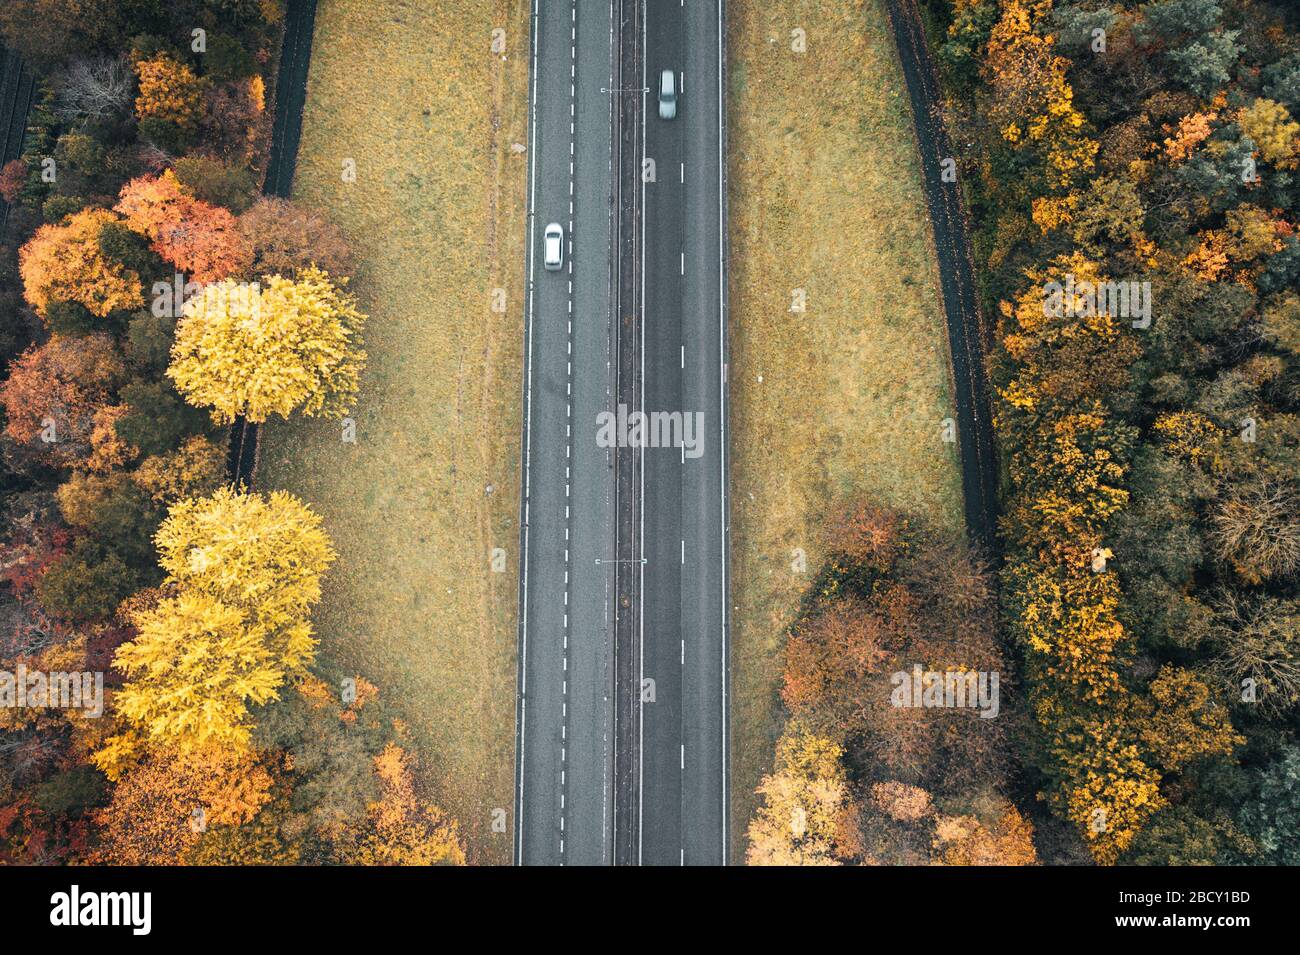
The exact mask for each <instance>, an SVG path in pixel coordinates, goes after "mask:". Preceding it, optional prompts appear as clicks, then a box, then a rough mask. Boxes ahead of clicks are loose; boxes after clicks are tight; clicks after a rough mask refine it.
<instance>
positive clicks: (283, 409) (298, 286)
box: [167, 268, 366, 424]
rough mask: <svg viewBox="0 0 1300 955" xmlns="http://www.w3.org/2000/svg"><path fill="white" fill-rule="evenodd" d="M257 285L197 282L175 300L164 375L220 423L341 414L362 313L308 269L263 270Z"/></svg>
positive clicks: (357, 355)
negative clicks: (179, 304)
mask: <svg viewBox="0 0 1300 955" xmlns="http://www.w3.org/2000/svg"><path fill="white" fill-rule="evenodd" d="M266 282H267V284H266V287H264V288H263V287H259V286H256V285H254V286H247V285H239V284H237V283H235V282H233V281H225V282H218V283H216V284H213V285H208V286H205V287H204V289H203V291H202V292H201V293H200V294H198V295H195V296H194V297H193V298H192V299H190V301H189V302H187V303H186V305H185V314H184V316H183V317H182V318H181V320H180V322H179V323H178V325H177V328H176V344H175V346H174V348H173V349H172V363H171V367H170V368H168V369H167V374H168V376H169V377H170V378H171V379H172V380H173V381H174V382H175V383H176V389H177V390H178V391H179V392H180V393H181V394H182V395H183V396H184V397H185V399H186V400H187V401H189V402H190V403H191V404H193V405H195V406H197V407H200V408H210V409H211V410H212V417H213V420H214V421H216V422H217V423H218V424H228V423H230V422H231V421H233V420H234V419H235V418H236V417H237V416H238V415H241V414H242V415H244V416H246V417H247V418H248V420H249V421H257V422H261V421H265V420H266V419H267V418H268V417H270V416H271V415H272V414H278V415H280V416H281V417H286V418H287V417H288V416H289V415H290V413H292V412H294V411H299V412H301V413H302V414H304V415H309V416H317V415H321V416H325V417H342V416H343V415H344V414H346V413H347V412H348V410H349V409H350V408H351V407H352V404H353V402H354V401H355V400H356V395H357V382H358V378H359V376H360V374H361V369H362V367H363V366H364V365H365V360H366V353H365V351H364V350H362V347H361V331H362V328H363V327H364V325H365V316H364V315H363V314H362V313H361V312H360V311H358V309H357V306H356V302H355V300H354V299H353V298H352V296H351V295H349V294H347V293H346V292H344V291H342V290H341V289H340V288H338V287H336V286H335V285H334V284H333V283H332V282H331V281H330V278H329V276H328V275H327V274H326V273H325V272H322V271H321V270H319V269H315V268H310V269H307V270H306V271H304V272H303V273H302V274H301V275H300V276H299V277H298V278H297V279H287V278H283V277H282V276H278V275H273V276H270V277H269V278H268V279H267V280H266Z"/></svg>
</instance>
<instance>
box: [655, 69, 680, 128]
mask: <svg viewBox="0 0 1300 955" xmlns="http://www.w3.org/2000/svg"><path fill="white" fill-rule="evenodd" d="M676 115H677V74H676V73H674V72H673V71H672V70H664V71H663V72H662V73H660V74H659V118H660V119H672V118H673V117H674V116H676Z"/></svg>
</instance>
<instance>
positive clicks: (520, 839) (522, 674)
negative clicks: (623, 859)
mask: <svg viewBox="0 0 1300 955" xmlns="http://www.w3.org/2000/svg"><path fill="white" fill-rule="evenodd" d="M538 3H539V0H533V14H532V22H531V23H530V24H529V26H530V32H531V33H532V37H531V41H532V76H531V77H530V79H531V90H530V96H531V100H532V101H531V102H530V103H529V110H528V149H529V153H530V155H529V157H528V159H529V170H528V211H527V213H526V214H525V216H524V223H525V227H526V229H527V237H526V243H527V244H526V249H527V257H528V266H527V272H528V314H527V317H526V321H527V324H528V330H527V335H526V337H527V341H528V345H527V351H528V367H527V368H526V369H525V372H524V527H523V532H524V543H523V553H522V554H520V563H519V566H520V577H521V593H520V599H519V619H520V636H519V729H518V734H519V738H518V746H519V780H518V782H517V784H516V785H517V791H518V797H519V805H518V807H517V808H516V810H515V864H516V865H523V861H524V776H525V775H526V773H525V770H524V759H525V756H526V751H527V735H526V730H527V725H528V509H529V494H530V493H531V490H532V454H533V423H532V421H533V416H532V412H533V282H534V276H535V274H536V269H537V257H536V255H535V254H534V250H533V244H534V243H533V217H534V216H535V215H536V210H535V204H536V200H537V23H538V17H539V13H538Z"/></svg>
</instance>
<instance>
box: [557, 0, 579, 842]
mask: <svg viewBox="0 0 1300 955" xmlns="http://www.w3.org/2000/svg"><path fill="white" fill-rule="evenodd" d="M569 20H570V22H571V23H572V26H571V27H570V29H569V236H568V246H569V261H568V269H567V271H568V274H569V300H568V312H569V319H568V340H567V341H566V342H565V353H566V356H567V358H566V361H565V373H566V381H565V386H564V388H565V391H564V393H565V404H564V414H565V423H564V545H565V546H564V633H563V639H564V653H563V655H562V658H561V659H562V661H563V672H564V680H563V683H562V684H561V692H560V714H561V720H560V864H561V865H564V864H565V861H566V860H565V855H564V827H565V808H566V805H567V801H566V799H565V797H566V795H567V792H568V789H567V781H568V774H567V769H568V764H569V750H568V746H567V742H568V739H569V679H568V673H569V586H570V584H569V546H568V545H569V522H570V515H571V513H572V510H571V507H570V504H571V503H572V485H571V483H570V475H569V463H570V462H571V461H572V460H573V248H574V242H573V196H574V178H575V177H574V153H575V145H576V142H577V114H578V108H577V75H578V5H577V0H572V2H571V4H570V7H569Z"/></svg>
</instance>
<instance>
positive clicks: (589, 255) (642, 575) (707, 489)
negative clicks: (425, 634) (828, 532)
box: [515, 0, 728, 865]
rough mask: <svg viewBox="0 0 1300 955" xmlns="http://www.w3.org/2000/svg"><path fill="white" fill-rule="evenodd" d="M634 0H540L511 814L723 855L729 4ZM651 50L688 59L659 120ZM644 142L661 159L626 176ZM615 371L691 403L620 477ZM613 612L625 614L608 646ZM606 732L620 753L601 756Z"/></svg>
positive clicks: (642, 389)
mask: <svg viewBox="0 0 1300 955" xmlns="http://www.w3.org/2000/svg"><path fill="white" fill-rule="evenodd" d="M635 2H637V0H623V2H619V0H615V2H614V3H611V2H610V0H604V2H598V0H570V2H558V3H557V2H552V3H537V4H535V7H534V15H533V36H532V43H531V50H530V55H531V57H532V90H531V107H530V108H531V116H530V143H529V147H530V156H529V185H528V190H529V219H528V227H529V230H530V243H529V251H528V261H527V265H526V268H527V302H526V314H525V325H526V333H525V334H526V370H525V387H524V395H523V401H524V414H525V432H524V444H523V454H524V462H523V465H524V482H523V500H522V505H521V510H522V514H521V517H522V530H521V542H520V543H521V552H522V559H521V574H520V606H521V608H522V612H521V615H520V665H519V705H518V724H517V746H516V762H517V767H516V770H517V786H518V791H517V793H516V819H517V825H516V833H515V834H516V843H515V850H516V861H517V862H519V863H521V864H527V865H557V864H566V865H601V864H613V863H619V864H634V863H643V864H655V865H679V864H701V865H705V864H715V865H716V864H723V863H724V862H725V860H726V855H727V845H726V839H727V813H726V806H727V796H728V794H727V771H726V768H727V749H726V747H727V735H726V734H727V685H726V678H727V666H726V661H727V642H726V618H725V608H726V602H725V594H726V554H725V546H726V524H725V520H726V513H727V511H726V500H725V493H726V491H725V481H724V478H723V475H724V474H725V467H726V444H725V434H726V432H725V332H724V313H725V309H724V297H723V295H724V285H723V261H724V256H723V249H722V242H723V236H724V229H723V227H722V222H723V217H724V206H723V203H722V195H723V192H722V164H721V157H722V135H723V130H722V100H721V95H720V91H721V70H722V43H721V37H722V34H721V16H720V14H721V11H720V3H719V2H718V0H690V2H682V0H661V2H654V0H648V2H643V3H642V5H640V6H636V7H633V6H632V4H633V3H635ZM629 10H630V13H629ZM629 23H630V24H634V25H635V28H636V29H637V30H638V31H639V32H640V35H639V37H635V38H629V37H628V36H625V35H624V32H623V27H624V25H625V24H629ZM632 39H635V40H636V42H635V43H634V44H633V46H634V47H635V53H634V56H633V57H632V58H629V57H628V56H626V55H625V53H624V51H625V50H626V49H627V46H626V45H625V44H624V42H623V41H629V42H630V41H631V40H632ZM632 59H634V60H635V62H631V60H632ZM664 69H671V70H673V71H674V72H675V73H676V74H677V75H678V78H679V89H680V91H681V94H680V97H679V102H678V114H677V117H676V118H675V119H673V120H662V119H660V118H659V117H658V111H657V105H656V96H657V93H658V84H659V74H660V71H662V70H664ZM629 76H632V77H634V78H635V80H636V81H637V85H636V86H635V87H629V86H625V85H622V84H626V83H627V82H628V77H629ZM616 106H617V108H616ZM629 123H636V124H642V125H641V126H640V128H639V129H636V130H628V129H627V124H629ZM616 132H617V133H619V134H622V133H627V132H632V133H635V135H632V136H630V139H629V140H628V141H630V142H632V143H635V144H636V147H637V148H639V149H640V150H641V153H642V154H641V155H640V156H639V157H636V156H634V157H633V158H636V159H639V160H640V163H639V164H637V163H632V164H629V163H626V162H620V163H619V165H617V166H616V165H614V161H615V157H616V156H617V157H619V158H620V159H623V158H625V157H623V156H622V155H621V154H620V153H619V151H618V150H617V149H616V148H615V147H617V146H618V145H619V142H620V141H621V140H622V139H623V136H622V135H616ZM645 160H653V166H654V175H653V177H652V178H651V177H649V176H647V175H639V176H637V181H635V182H628V181H626V178H627V177H626V175H623V174H622V170H624V169H627V168H634V169H641V170H645V169H648V168H649V166H648V164H647V163H646V162H645ZM550 222H558V223H559V224H560V225H562V226H563V227H564V230H565V237H566V256H565V264H564V267H563V269H561V270H559V271H548V270H546V269H544V268H543V265H542V248H541V241H542V232H543V230H544V228H545V226H546V225H547V223H550ZM629 222H631V223H633V228H632V229H631V230H629V229H628V227H627V223H629ZM637 227H639V234H636V231H637ZM629 256H630V257H632V261H627V258H628V257H629ZM629 274H631V275H634V276H635V277H636V279H637V280H638V281H639V282H640V283H641V285H640V288H639V289H638V290H637V292H638V294H636V295H635V296H631V297H628V296H624V295H622V294H620V289H622V288H623V287H624V285H625V279H624V277H625V276H627V275H629ZM620 282H623V283H624V284H623V285H620ZM629 301H631V302H633V303H634V307H633V308H632V310H631V314H616V313H618V312H620V311H621V310H622V308H621V306H623V305H625V304H626V303H628V302H629ZM629 356H631V361H632V362H634V363H635V374H634V375H633V376H632V378H633V379H634V380H633V387H631V388H630V389H629V388H627V387H626V379H627V376H626V375H625V376H624V377H623V378H620V377H619V374H618V369H619V367H620V365H619V363H620V360H622V361H623V362H624V367H625V366H626V363H627V360H628V359H629ZM620 382H622V383H623V384H622V385H620ZM621 387H622V390H621V391H620V388H621ZM621 394H622V395H629V394H630V395H634V396H636V397H637V398H639V399H640V403H641V406H640V407H632V408H628V409H627V410H628V412H635V411H645V412H666V413H669V414H675V415H676V418H677V422H678V423H679V424H680V425H681V426H683V427H684V426H685V425H686V423H687V419H688V417H689V421H690V424H691V425H698V431H697V432H692V431H689V430H688V431H683V430H681V429H680V428H679V430H677V431H676V432H675V435H676V436H677V437H678V438H679V439H680V438H687V437H689V438H691V439H693V440H692V442H691V445H690V446H689V447H683V446H682V442H681V441H680V440H678V441H677V442H675V443H673V444H671V445H670V446H667V447H644V448H639V449H635V451H634V453H630V454H629V453H627V452H626V449H624V453H623V454H621V455H619V456H618V457H617V461H618V462H619V467H620V468H621V469H623V470H622V471H621V473H622V474H623V475H624V477H625V478H626V477H627V476H628V475H629V474H630V475H632V477H633V478H634V480H633V481H631V482H628V481H626V480H624V481H616V479H615V473H616V472H615V469H614V464H615V461H616V454H618V451H617V450H615V449H610V448H606V447H602V446H601V445H600V444H599V443H598V441H597V430H598V420H599V419H598V415H599V414H600V413H601V412H613V413H615V414H617V411H618V407H617V405H618V398H619V397H620V395H621ZM628 467H631V468H632V469H633V470H632V471H628V470H627V468H628ZM620 488H622V489H623V490H622V491H620V490H619V489H620ZM620 504H622V505H623V506H624V507H627V506H631V507H633V508H635V511H636V514H637V518H638V521H637V523H636V526H635V530H634V532H633V533H631V534H628V533H626V532H616V528H617V527H619V526H622V525H621V524H620V522H619V521H617V520H616V515H617V514H618V513H620V511H619V508H620ZM620 548H622V549H620ZM628 548H630V549H628ZM616 560H621V561H623V562H622V563H616ZM616 569H617V570H618V572H619V574H620V575H622V579H623V580H626V579H627V577H628V575H629V573H630V574H631V575H633V576H634V577H635V578H636V580H635V583H636V586H635V587H633V588H632V589H631V591H629V592H630V593H632V594H634V597H633V598H632V601H631V602H632V603H633V604H634V605H632V606H624V607H621V608H620V607H618V606H616V604H617V603H618V599H617V598H616V596H615V589H614V588H615V586H622V584H621V583H618V584H616V578H615V571H616ZM616 611H618V614H616ZM616 615H617V616H619V619H621V620H623V621H627V620H629V619H630V620H633V621H634V622H635V632H634V633H633V634H632V635H631V637H632V642H631V643H630V644H625V643H623V642H621V641H620V642H619V643H618V644H617V646H618V647H619V651H620V653H622V657H621V663H622V666H620V665H619V660H617V659H616V654H615V647H616V643H615V639H614V630H615V618H616ZM629 647H630V648H632V649H631V652H632V654H633V655H632V656H629ZM616 674H624V676H623V677H621V678H619V679H616ZM631 694H635V697H634V698H633V697H632V696H631ZM619 699H622V700H624V701H625V703H627V701H629V700H631V703H630V705H625V706H623V707H618V706H616V701H617V700H619ZM616 714H618V715H617V716H616ZM616 741H621V742H617V743H616ZM620 747H621V748H620ZM616 751H618V754H619V762H620V765H628V766H631V767H633V770H632V771H631V772H627V773H617V772H616V771H615V765H616ZM616 807H619V808H617V811H616ZM620 833H621V834H622V836H621V837H617V836H618V834H620Z"/></svg>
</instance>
